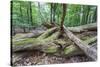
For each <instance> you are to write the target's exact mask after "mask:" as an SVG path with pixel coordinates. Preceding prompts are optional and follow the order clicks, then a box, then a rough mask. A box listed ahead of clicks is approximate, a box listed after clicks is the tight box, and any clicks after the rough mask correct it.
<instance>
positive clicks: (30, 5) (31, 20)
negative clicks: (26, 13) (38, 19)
mask: <svg viewBox="0 0 100 67" xmlns="http://www.w3.org/2000/svg"><path fill="white" fill-rule="evenodd" d="M29 7H30V8H29V9H30V22H31V25H33V19H32V4H31V2H29Z"/></svg>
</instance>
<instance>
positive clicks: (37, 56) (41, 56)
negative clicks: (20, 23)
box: [12, 30, 97, 66]
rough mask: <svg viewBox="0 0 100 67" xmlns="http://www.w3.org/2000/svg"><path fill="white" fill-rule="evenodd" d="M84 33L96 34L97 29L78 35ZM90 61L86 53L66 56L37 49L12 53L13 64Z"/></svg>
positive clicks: (27, 64)
mask: <svg viewBox="0 0 100 67" xmlns="http://www.w3.org/2000/svg"><path fill="white" fill-rule="evenodd" d="M35 31H36V30H35ZM33 32H34V31H33ZM35 33H36V32H35ZM82 35H90V36H96V35H97V32H96V31H95V32H94V31H90V32H85V33H81V34H80V35H78V36H77V37H80V36H82ZM88 61H92V60H91V59H89V58H88V57H87V56H85V55H76V56H71V57H67V58H65V57H59V56H55V55H52V54H47V53H43V52H40V51H36V50H33V51H24V52H19V53H13V54H12V62H13V66H29V65H44V64H61V63H77V62H88Z"/></svg>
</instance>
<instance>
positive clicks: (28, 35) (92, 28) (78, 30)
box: [13, 23, 97, 40]
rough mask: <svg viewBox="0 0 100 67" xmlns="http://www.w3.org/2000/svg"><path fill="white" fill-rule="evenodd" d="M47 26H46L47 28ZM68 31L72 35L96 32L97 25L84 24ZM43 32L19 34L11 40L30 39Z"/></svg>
mask: <svg viewBox="0 0 100 67" xmlns="http://www.w3.org/2000/svg"><path fill="white" fill-rule="evenodd" d="M48 25H49V24H47V26H48ZM67 28H68V30H70V31H71V32H73V33H81V32H85V31H96V30H97V24H96V23H91V24H86V25H81V26H77V27H67ZM44 32H45V31H36V32H35V33H33V32H30V33H25V34H23V33H19V34H16V35H15V36H13V39H16V40H18V39H23V38H32V37H38V36H39V35H41V34H42V33H44Z"/></svg>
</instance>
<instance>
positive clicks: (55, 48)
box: [44, 46, 57, 53]
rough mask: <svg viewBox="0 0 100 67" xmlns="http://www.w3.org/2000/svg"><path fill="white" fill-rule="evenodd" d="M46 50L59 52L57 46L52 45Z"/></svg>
mask: <svg viewBox="0 0 100 67" xmlns="http://www.w3.org/2000/svg"><path fill="white" fill-rule="evenodd" d="M44 52H46V53H55V52H57V47H55V46H51V47H49V48H47V49H45V50H44Z"/></svg>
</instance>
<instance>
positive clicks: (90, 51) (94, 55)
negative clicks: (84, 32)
mask: <svg viewBox="0 0 100 67" xmlns="http://www.w3.org/2000/svg"><path fill="white" fill-rule="evenodd" d="M64 32H65V33H66V35H67V36H68V37H69V38H70V39H71V40H72V41H74V42H75V44H76V46H77V47H79V48H80V49H81V50H82V51H83V52H84V53H85V54H86V55H87V56H89V57H90V58H92V59H93V60H96V59H97V51H96V50H95V49H92V48H90V47H89V46H88V44H87V43H84V42H83V41H82V40H80V39H79V38H78V37H76V36H75V35H74V34H73V33H72V32H70V31H69V30H68V29H67V28H66V27H65V26H64Z"/></svg>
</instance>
